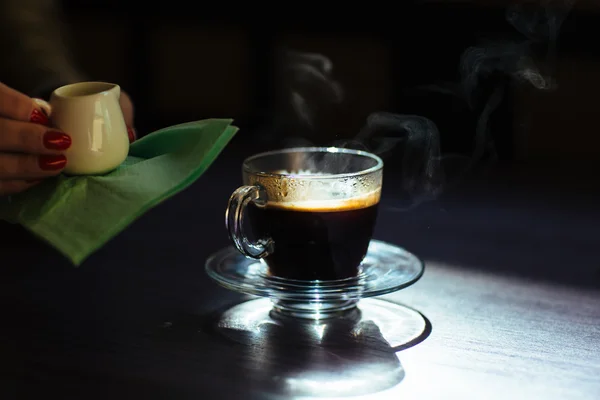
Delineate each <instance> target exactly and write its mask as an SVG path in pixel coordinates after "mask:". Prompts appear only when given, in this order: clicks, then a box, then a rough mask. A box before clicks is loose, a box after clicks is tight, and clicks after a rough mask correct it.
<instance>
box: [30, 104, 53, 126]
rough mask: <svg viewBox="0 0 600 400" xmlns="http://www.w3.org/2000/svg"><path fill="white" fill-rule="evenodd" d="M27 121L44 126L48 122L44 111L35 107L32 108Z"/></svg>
mask: <svg viewBox="0 0 600 400" xmlns="http://www.w3.org/2000/svg"><path fill="white" fill-rule="evenodd" d="M29 121H30V122H33V123H34V124H41V125H46V126H47V125H49V124H50V120H49V119H48V116H47V115H46V113H45V112H42V111H40V110H38V109H37V108H34V109H33V111H32V112H31V115H30V116H29Z"/></svg>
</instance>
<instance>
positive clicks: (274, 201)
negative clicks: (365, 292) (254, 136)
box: [226, 147, 383, 281]
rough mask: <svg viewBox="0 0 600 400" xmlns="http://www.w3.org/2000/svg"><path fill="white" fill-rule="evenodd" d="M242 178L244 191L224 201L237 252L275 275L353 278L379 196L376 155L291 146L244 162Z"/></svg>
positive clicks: (369, 235)
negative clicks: (256, 260) (261, 264)
mask: <svg viewBox="0 0 600 400" xmlns="http://www.w3.org/2000/svg"><path fill="white" fill-rule="evenodd" d="M242 173H243V183H244V186H241V187H239V188H238V189H236V190H235V191H234V192H233V194H232V195H231V197H230V199H229V204H228V206H227V211H226V226H227V229H228V232H229V237H230V239H231V240H232V242H233V243H234V245H235V246H236V248H237V249H238V250H239V251H240V252H241V253H242V254H243V255H245V256H246V257H249V258H253V259H261V260H262V261H263V262H264V263H265V264H266V265H267V267H268V273H269V275H270V276H273V277H277V278H284V279H291V280H299V281H332V280H340V279H348V278H355V277H357V276H359V275H360V273H361V271H360V265H361V262H362V261H363V259H364V257H365V256H366V254H367V250H368V248H369V243H370V241H371V238H372V237H373V231H374V228H375V223H376V220H377V212H378V205H379V200H380V197H381V187H382V178H383V161H382V160H381V159H380V158H379V157H377V156H376V155H374V154H371V153H368V152H365V151H359V150H351V149H342V148H335V147H327V148H325V147H305V148H292V149H285V150H277V151H271V152H266V153H261V154H257V155H255V156H252V157H249V158H248V159H246V160H245V161H244V163H243V169H242ZM247 227H249V228H250V230H248V232H247ZM247 233H251V235H248V234H247Z"/></svg>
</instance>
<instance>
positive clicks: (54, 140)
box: [44, 131, 71, 150]
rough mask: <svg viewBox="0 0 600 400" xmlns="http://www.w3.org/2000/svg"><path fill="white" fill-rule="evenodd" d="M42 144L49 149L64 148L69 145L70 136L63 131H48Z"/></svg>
mask: <svg viewBox="0 0 600 400" xmlns="http://www.w3.org/2000/svg"><path fill="white" fill-rule="evenodd" d="M44 146H45V147H46V148H47V149H50V150H66V149H68V148H69V147H71V137H70V136H69V135H67V134H66V133H63V132H56V131H48V132H46V134H45V135H44Z"/></svg>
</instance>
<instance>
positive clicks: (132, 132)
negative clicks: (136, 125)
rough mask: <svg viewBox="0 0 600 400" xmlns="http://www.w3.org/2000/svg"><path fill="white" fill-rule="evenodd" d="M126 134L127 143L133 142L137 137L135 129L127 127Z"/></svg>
mask: <svg viewBox="0 0 600 400" xmlns="http://www.w3.org/2000/svg"><path fill="white" fill-rule="evenodd" d="M127 136H129V143H133V142H135V139H136V138H137V134H136V132H135V129H133V128H130V127H127Z"/></svg>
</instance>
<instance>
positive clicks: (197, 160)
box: [0, 119, 238, 265]
mask: <svg viewBox="0 0 600 400" xmlns="http://www.w3.org/2000/svg"><path fill="white" fill-rule="evenodd" d="M231 123H232V120H230V119H208V120H203V121H197V122H190V123H186V124H181V125H176V126H172V127H169V128H165V129H161V130H159V131H157V132H154V133H151V134H150V135H148V136H146V137H143V138H142V139H140V140H138V141H137V142H135V143H133V144H132V145H131V147H130V150H129V156H128V157H127V160H126V161H125V162H124V163H123V164H122V165H121V166H119V167H118V168H117V169H116V170H114V171H113V172H110V173H109V174H106V175H103V176H77V177H74V176H73V177H72V176H65V175H61V176H59V177H57V178H56V179H51V180H47V181H45V182H43V183H41V184H39V185H37V186H35V187H33V188H32V189H30V190H28V191H26V192H24V193H21V194H19V195H16V196H11V197H10V198H4V199H2V200H0V218H2V219H4V220H7V221H9V222H12V223H18V224H21V225H23V226H24V227H25V228H26V229H28V230H29V231H31V232H33V233H34V234H36V235H37V236H39V237H40V238H42V239H44V240H46V241H47V242H48V243H50V244H51V245H52V246H54V247H55V248H56V249H57V250H59V251H60V252H61V253H63V254H64V255H65V256H66V257H67V258H69V259H70V260H71V261H72V263H73V264H74V265H80V264H81V262H83V261H84V260H85V259H86V258H87V257H88V256H89V255H90V254H92V253H93V252H94V251H96V250H98V249H99V248H100V247H102V246H103V245H104V244H105V243H106V242H108V241H109V240H110V239H111V238H112V237H114V236H115V235H117V234H118V233H119V232H121V231H122V230H123V229H125V228H126V227H127V226H128V225H129V224H131V223H132V222H133V221H134V220H135V219H136V218H138V217H139V216H141V215H142V214H144V213H145V212H147V211H148V210H150V209H151V208H152V207H154V206H156V205H157V204H159V203H160V202H162V201H163V200H165V199H167V198H169V197H171V196H173V195H175V194H176V193H178V192H180V191H182V190H183V189H185V188H186V187H188V186H189V185H190V184H192V183H193V182H194V181H195V180H196V179H198V178H199V177H200V176H201V175H202V174H203V173H204V172H205V171H206V170H207V169H208V167H209V166H210V165H211V163H212V162H213V161H214V160H215V159H216V158H217V156H218V155H219V153H220V152H221V151H222V150H223V148H224V147H225V146H226V145H227V143H228V142H229V140H230V139H231V138H232V137H233V136H234V135H235V133H236V132H237V130H238V128H237V127H235V126H233V125H231Z"/></svg>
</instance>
